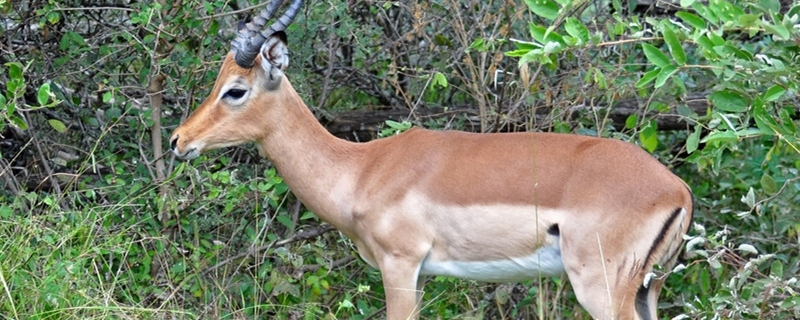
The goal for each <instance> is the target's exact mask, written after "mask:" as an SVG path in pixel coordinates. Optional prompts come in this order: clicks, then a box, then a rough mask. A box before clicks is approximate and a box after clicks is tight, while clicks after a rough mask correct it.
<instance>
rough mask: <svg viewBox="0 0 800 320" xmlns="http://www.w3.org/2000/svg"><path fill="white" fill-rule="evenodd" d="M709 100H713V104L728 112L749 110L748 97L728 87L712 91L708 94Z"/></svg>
mask: <svg viewBox="0 0 800 320" xmlns="http://www.w3.org/2000/svg"><path fill="white" fill-rule="evenodd" d="M708 100H709V101H711V104H713V105H714V106H715V107H717V109H719V110H722V111H727V112H744V111H747V106H748V104H749V102H748V101H747V99H746V98H745V97H744V96H742V95H741V94H740V93H738V92H736V91H732V90H728V89H725V90H721V91H717V92H714V93H712V94H711V95H709V96H708Z"/></svg>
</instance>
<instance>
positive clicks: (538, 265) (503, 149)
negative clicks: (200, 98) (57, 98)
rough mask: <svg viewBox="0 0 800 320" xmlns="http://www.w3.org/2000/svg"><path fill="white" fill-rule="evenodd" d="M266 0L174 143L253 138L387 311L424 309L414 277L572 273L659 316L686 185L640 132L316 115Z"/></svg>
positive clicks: (597, 304)
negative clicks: (394, 124)
mask: <svg viewBox="0 0 800 320" xmlns="http://www.w3.org/2000/svg"><path fill="white" fill-rule="evenodd" d="M280 2H281V1H278V0H274V1H273V2H272V3H270V5H269V6H268V7H267V8H266V9H264V10H263V11H262V12H261V13H260V14H259V16H258V17H256V18H255V19H254V20H253V22H251V23H249V24H247V26H246V27H245V28H244V29H242V30H240V31H239V34H238V36H237V37H236V39H235V40H234V41H233V42H232V50H231V52H230V53H228V55H227V56H226V57H225V60H224V62H223V63H222V67H221V70H220V72H219V77H218V78H217V80H216V83H215V84H214V88H213V90H212V92H211V95H210V96H209V97H208V98H207V99H206V100H205V101H204V102H203V103H202V104H201V105H200V106H199V107H198V108H197V110H196V111H194V113H193V114H192V115H191V116H189V118H188V119H186V121H185V122H184V123H183V124H181V125H180V126H179V127H178V128H177V129H175V132H174V133H173V134H172V137H171V138H170V139H171V147H172V150H173V152H174V153H175V154H176V155H177V156H178V157H180V158H185V159H191V158H195V157H197V156H198V155H199V154H200V153H201V152H203V151H206V150H210V149H216V148H221V147H226V146H233V145H238V144H242V143H246V142H255V143H256V146H257V147H258V151H259V153H260V154H261V155H262V156H265V157H267V158H269V159H271V160H272V162H273V163H274V165H275V167H276V168H277V169H278V172H279V173H280V175H281V176H282V177H283V178H284V181H285V182H286V184H287V185H288V186H289V187H290V189H291V190H292V192H293V193H294V194H295V195H296V196H297V197H298V198H299V199H300V200H301V201H302V202H303V203H304V204H305V205H306V206H307V207H308V208H309V209H311V210H312V211H313V212H314V213H316V214H317V215H318V216H319V217H320V218H322V220H324V221H326V222H328V223H330V224H331V225H333V226H334V227H336V228H337V229H338V230H340V231H341V232H342V233H343V234H344V235H345V236H347V237H348V238H350V239H351V240H352V241H353V243H354V244H355V245H356V247H357V248H358V253H359V255H360V256H361V257H362V258H363V259H364V261H366V262H367V263H368V264H369V265H371V266H373V267H376V268H378V269H379V270H380V272H381V275H382V279H383V283H384V288H385V292H386V306H387V310H386V312H387V318H388V319H393V320H394V319H408V318H412V319H413V318H417V317H418V313H419V309H420V300H421V297H422V285H423V281H422V279H424V278H425V276H431V275H441V276H452V277H458V278H464V279H474V280H479V281H489V282H515V281H522V280H526V279H532V278H536V277H541V276H543V275H559V274H562V273H566V275H567V277H568V278H569V280H570V282H571V283H572V287H573V288H574V290H575V294H576V296H577V298H578V301H579V302H580V303H581V305H582V306H583V307H584V308H585V309H586V310H587V311H588V312H589V313H590V314H591V315H592V317H594V318H598V319H656V305H657V299H658V295H659V292H660V291H661V287H662V285H663V282H664V278H665V275H663V274H661V273H659V272H658V271H657V270H655V269H654V266H656V265H658V266H661V267H662V268H661V269H660V270H665V271H666V272H667V273H668V272H669V270H670V268H671V267H672V266H673V265H674V263H675V261H676V259H677V258H678V256H679V252H680V251H681V248H682V243H683V238H682V236H683V234H684V233H686V232H687V231H688V228H689V225H690V222H691V219H692V210H693V203H692V200H693V199H692V193H691V191H690V189H689V188H688V186H687V185H686V184H685V183H684V182H683V181H682V180H681V179H680V178H678V177H677V176H675V175H674V174H672V173H671V172H670V170H669V169H667V168H666V167H665V166H664V165H662V164H661V163H659V162H658V161H657V160H656V159H654V158H653V157H652V156H651V155H649V154H648V153H647V152H645V151H643V150H641V149H640V148H639V147H637V146H635V145H633V144H630V143H626V142H622V141H618V140H612V139H603V138H595V137H587V136H579V135H568V134H554V133H497V134H476V133H465V132H456V131H431V130H424V129H411V130H409V131H407V132H405V133H402V134H399V135H396V136H393V137H389V138H385V139H379V140H374V141H370V142H367V143H353V142H348V141H344V140H340V139H338V138H336V137H334V136H333V135H331V134H330V133H328V132H327V131H326V130H325V128H324V127H323V126H322V125H320V124H319V123H318V122H317V120H316V118H315V117H314V116H313V115H312V113H311V111H310V110H309V109H308V108H307V107H306V105H305V103H303V101H302V100H301V98H300V97H299V96H298V94H297V92H295V90H294V89H293V88H292V85H291V83H289V80H287V78H286V76H285V75H284V71H285V70H286V66H287V64H288V60H289V56H288V49H287V47H286V43H285V41H286V35H285V33H284V32H283V30H285V28H286V26H287V25H288V24H290V23H291V21H292V20H293V18H294V16H295V15H296V14H297V12H298V11H299V9H300V7H301V5H302V0H297V1H294V2H293V3H292V4H291V5H290V7H289V8H288V9H287V10H286V13H284V14H283V15H282V16H281V17H280V18H278V19H277V20H276V21H275V22H274V23H273V24H272V25H270V26H269V27H268V28H267V29H266V30H264V31H262V29H263V28H264V25H265V24H266V23H267V22H268V21H269V19H270V16H271V15H272V14H273V13H274V12H275V11H276V10H277V9H278V8H279V7H280Z"/></svg>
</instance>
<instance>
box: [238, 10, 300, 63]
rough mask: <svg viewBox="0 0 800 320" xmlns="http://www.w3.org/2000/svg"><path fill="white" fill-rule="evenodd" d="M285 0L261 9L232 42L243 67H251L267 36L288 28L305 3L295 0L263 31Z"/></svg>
mask: <svg viewBox="0 0 800 320" xmlns="http://www.w3.org/2000/svg"><path fill="white" fill-rule="evenodd" d="M282 3H283V0H272V2H270V4H269V5H268V6H267V7H266V8H264V10H261V12H260V13H259V14H258V15H257V16H255V17H253V21H252V22H250V23H248V24H247V25H246V26H245V27H244V28H242V29H241V30H239V34H238V35H237V36H236V39H233V42H231V49H232V50H233V52H234V60H236V64H238V65H239V66H240V67H242V68H250V67H252V66H253V62H254V61H255V59H256V56H257V55H258V50H260V49H261V45H263V44H264V42H265V41H267V38H269V36H271V35H272V34H273V33H275V32H278V31H283V30H286V27H287V26H289V24H291V23H292V20H294V17H295V16H296V15H297V12H299V11H300V7H301V6H302V5H303V0H295V1H294V2H292V5H291V6H289V9H286V13H284V14H283V15H282V16H281V17H280V18H278V20H277V21H275V22H274V23H273V24H272V25H270V26H269V28H267V29H266V30H263V31H261V30H262V29H263V28H264V25H265V24H267V22H269V18H270V17H272V14H273V13H275V11H276V10H278V8H279V7H280V6H281V4H282Z"/></svg>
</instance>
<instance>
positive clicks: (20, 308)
mask: <svg viewBox="0 0 800 320" xmlns="http://www.w3.org/2000/svg"><path fill="white" fill-rule="evenodd" d="M263 5H265V4H264V3H262V4H257V3H255V2H250V1H244V0H239V1H226V0H214V1H205V0H159V1H143V2H140V1H130V0H74V1H72V0H67V1H55V0H29V1H13V2H12V1H10V0H0V83H2V88H0V116H2V120H1V121H0V154H2V158H0V177H1V179H0V181H1V182H2V185H3V187H2V188H0V318H4V319H91V318H103V319H105V318H118V319H128V318H130V319H148V318H155V319H166V318H170V319H173V318H186V319H209V318H221V319H242V318H264V319H266V318H281V319H319V318H325V319H374V318H381V317H383V314H382V311H383V300H382V299H383V288H382V286H381V283H380V275H379V273H378V272H377V271H376V270H374V269H371V268H369V267H366V265H365V264H364V263H363V262H360V261H359V259H358V258H357V257H356V253H355V252H354V250H353V246H352V244H351V243H350V242H349V241H348V240H347V239H346V238H344V237H342V236H341V235H340V234H339V233H337V232H335V231H334V230H332V229H331V228H330V227H329V226H327V225H325V224H324V223H321V222H320V221H318V219H317V218H316V217H315V216H314V215H313V214H312V213H311V212H308V211H307V210H306V209H305V208H304V207H303V206H302V204H300V203H299V202H298V201H297V200H296V199H295V198H294V197H293V196H292V195H291V193H290V192H289V191H288V190H287V187H286V185H285V184H283V182H282V180H281V178H280V176H279V175H278V174H277V173H276V172H275V170H274V169H272V168H271V166H270V163H269V161H268V160H265V159H261V158H259V157H258V155H257V153H256V152H255V151H254V149H253V148H252V146H243V147H237V148H229V149H226V150H220V151H218V152H212V153H209V154H206V155H204V156H202V157H200V158H199V159H196V160H194V161H191V162H189V163H181V162H178V161H176V160H175V159H174V158H173V157H172V155H171V154H169V153H168V151H167V148H166V147H165V146H166V144H165V142H166V139H167V137H168V136H169V133H170V132H171V131H172V129H173V128H174V127H175V126H176V125H177V124H178V123H180V121H181V120H182V119H183V118H185V116H186V115H187V114H188V113H189V112H190V111H191V110H193V108H194V107H196V106H197V105H198V104H199V103H200V102H201V101H202V100H203V99H204V97H205V96H206V95H207V94H208V92H209V91H210V88H211V85H212V83H213V81H214V79H215V77H216V75H217V71H218V67H219V66H220V60H221V57H222V56H223V55H224V54H225V53H226V52H227V51H228V50H229V44H230V40H231V39H232V38H233V34H234V30H235V29H236V25H237V21H239V20H242V19H245V18H246V17H248V16H250V15H252V14H253V13H254V12H255V10H259V9H260V8H261V7H262V6H263ZM288 34H289V42H290V48H291V50H292V63H291V66H290V70H289V71H288V74H289V75H290V78H291V80H292V83H293V84H294V86H295V88H296V89H297V90H298V91H299V92H300V93H301V95H303V96H304V98H305V101H306V103H307V104H308V106H309V107H310V108H311V109H312V110H313V112H314V113H315V114H316V115H318V118H319V119H320V121H322V122H323V123H324V124H325V125H326V126H327V127H328V128H329V129H330V130H331V131H332V132H334V133H335V134H337V135H338V136H341V137H343V138H347V139H351V140H357V141H365V140H368V139H372V138H375V137H377V135H389V134H394V133H395V132H397V131H402V130H404V129H406V128H408V127H409V126H410V125H416V126H424V127H428V128H435V129H443V130H444V129H456V130H470V131H479V132H496V131H525V130H528V131H533V130H538V131H557V132H573V133H577V134H585V135H593V136H603V137H612V138H615V139H622V140H626V141H631V142H633V143H637V144H639V145H641V146H642V148H644V149H646V150H647V151H649V152H651V153H653V154H654V156H655V157H657V158H658V159H659V160H660V161H662V162H663V163H665V164H666V165H667V166H669V167H670V168H671V169H672V170H673V171H675V172H676V173H677V174H678V175H679V176H681V177H683V178H684V179H685V180H686V181H687V182H688V183H689V184H690V185H691V186H692V187H693V190H694V192H695V194H696V196H697V210H696V219H695V221H696V225H695V226H694V228H693V230H692V231H691V233H690V234H689V235H688V236H687V237H686V238H687V240H688V242H687V253H686V257H685V258H684V261H683V264H682V265H681V267H680V268H678V269H677V270H675V272H674V273H673V274H672V275H670V276H669V279H668V283H667V286H666V288H665V290H664V291H663V292H662V295H661V299H660V301H661V303H662V304H661V308H660V309H661V311H660V315H661V317H662V318H664V319H767V318H768V319H797V318H800V294H798V292H799V291H800V286H799V285H798V283H797V278H798V273H800V272H799V271H800V270H799V269H800V260H799V258H798V256H800V252H799V251H800V249H799V248H800V204H799V203H800V183H798V179H799V178H798V170H799V169H800V156H799V155H800V140H798V139H799V138H800V135H799V134H798V131H797V126H798V118H800V115H799V114H798V103H799V102H800V101H798V95H797V93H798V84H800V79H798V77H800V5H798V4H796V3H794V2H792V1H785V0H783V1H778V0H710V1H701V0H680V1H678V0H676V1H660V0H644V1H638V2H636V1H623V0H610V1H609V0H590V1H589V0H587V1H580V0H578V1H571V0H525V1H522V0H516V1H514V0H507V1H491V0H488V1H483V0H480V1H479V0H434V1H423V0H411V1H359V0H346V1H343V0H328V1H307V3H306V4H305V5H304V7H303V11H302V13H301V14H300V15H299V17H298V18H297V19H296V21H295V23H294V24H293V25H292V26H291V27H290V28H289V30H288ZM386 119H392V120H394V121H389V122H386V123H384V120H386ZM310 152H313V151H310ZM621 201H624V199H621ZM620 232H625V230H620ZM667 271H669V270H667ZM565 280H566V279H565V278H564V277H554V278H542V279H537V280H535V281H530V282H525V283H517V284H485V283H478V282H472V281H462V280H455V279H450V278H438V277H437V278H434V279H431V280H430V281H429V283H428V285H427V286H426V291H425V306H424V311H423V317H424V318H428V319H480V318H485V319H588V318H589V317H588V315H587V314H585V312H584V311H583V310H582V309H581V308H580V306H579V305H578V304H577V302H576V301H575V298H574V295H573V293H572V291H571V290H570V289H569V283H568V281H565Z"/></svg>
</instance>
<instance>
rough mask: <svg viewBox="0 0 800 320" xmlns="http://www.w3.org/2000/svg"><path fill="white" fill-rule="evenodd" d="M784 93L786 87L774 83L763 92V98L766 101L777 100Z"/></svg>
mask: <svg viewBox="0 0 800 320" xmlns="http://www.w3.org/2000/svg"><path fill="white" fill-rule="evenodd" d="M784 93H786V88H784V87H782V86H779V85H774V86H772V87H771V88H769V89H767V91H766V92H764V100H766V101H775V100H778V99H779V98H780V97H781V96H782V95H783V94H784Z"/></svg>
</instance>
